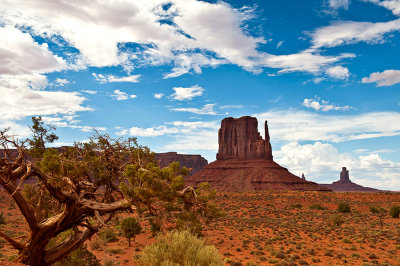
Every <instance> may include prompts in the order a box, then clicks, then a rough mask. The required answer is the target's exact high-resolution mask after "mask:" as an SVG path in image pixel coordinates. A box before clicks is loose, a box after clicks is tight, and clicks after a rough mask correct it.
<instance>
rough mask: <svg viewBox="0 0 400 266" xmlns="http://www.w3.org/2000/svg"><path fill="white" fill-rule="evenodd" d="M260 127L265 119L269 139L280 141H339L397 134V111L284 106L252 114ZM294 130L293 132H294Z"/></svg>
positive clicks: (399, 127)
mask: <svg viewBox="0 0 400 266" xmlns="http://www.w3.org/2000/svg"><path fill="white" fill-rule="evenodd" d="M253 116H256V117H257V118H258V121H259V125H260V131H261V130H262V128H261V126H262V125H263V123H262V122H261V121H265V120H268V125H269V129H270V135H271V139H273V140H276V141H279V140H284V141H330V142H342V141H348V140H359V139H368V138H378V137H384V136H398V135H400V113H398V112H371V113H363V114H354V115H325V114H322V113H315V112H308V111H299V110H287V111H269V112H265V113H261V114H255V115H253ZM294 132H295V133H294Z"/></svg>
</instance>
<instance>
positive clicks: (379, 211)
mask: <svg viewBox="0 0 400 266" xmlns="http://www.w3.org/2000/svg"><path fill="white" fill-rule="evenodd" d="M369 211H370V212H372V213H376V214H382V213H386V210H385V209H384V208H382V207H376V206H370V207H369Z"/></svg>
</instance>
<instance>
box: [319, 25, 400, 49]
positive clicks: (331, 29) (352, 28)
mask: <svg viewBox="0 0 400 266" xmlns="http://www.w3.org/2000/svg"><path fill="white" fill-rule="evenodd" d="M398 30H400V19H396V20H392V21H388V22H376V23H373V22H356V21H338V22H334V23H332V24H331V25H329V26H325V27H321V28H318V29H317V30H315V31H314V32H313V33H311V38H312V43H313V47H315V48H319V47H335V46H340V45H346V44H353V43H357V42H366V43H372V44H374V43H380V42H383V41H384V37H385V35H386V34H388V33H390V32H393V31H398Z"/></svg>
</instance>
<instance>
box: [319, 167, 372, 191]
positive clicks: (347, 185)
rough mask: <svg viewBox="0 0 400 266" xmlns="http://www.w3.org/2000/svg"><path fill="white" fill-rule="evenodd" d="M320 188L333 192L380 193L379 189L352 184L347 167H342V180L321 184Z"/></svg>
mask: <svg viewBox="0 0 400 266" xmlns="http://www.w3.org/2000/svg"><path fill="white" fill-rule="evenodd" d="M320 186H323V187H326V188H329V189H331V190H332V191H361V192H363V191H364V192H378V191H379V190H378V189H375V188H370V187H363V186H360V185H358V184H356V183H353V182H351V180H350V175H349V170H347V168H346V167H342V171H341V172H340V179H339V180H338V181H336V182H333V183H332V184H320Z"/></svg>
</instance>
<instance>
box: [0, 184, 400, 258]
mask: <svg viewBox="0 0 400 266" xmlns="http://www.w3.org/2000/svg"><path fill="white" fill-rule="evenodd" d="M11 202H12V201H11V200H10V198H9V197H8V196H7V194H6V193H4V192H1V193H0V213H1V212H2V213H3V214H4V217H5V219H6V224H5V225H0V227H1V230H3V231H5V232H6V233H8V234H9V235H11V236H13V237H15V238H16V239H18V240H21V241H22V240H23V239H24V238H26V236H27V232H26V228H27V226H26V224H25V221H24V218H23V217H22V215H21V214H20V213H19V211H18V208H16V206H15V204H12V203H11ZM340 202H348V203H349V204H350V206H351V212H350V213H339V212H338V211H337V206H338V204H339V203H340ZM215 203H216V204H217V205H218V206H220V208H221V209H222V210H223V211H224V212H225V215H224V216H223V217H222V218H219V219H218V220H217V221H214V222H212V223H210V224H208V225H205V226H204V238H205V240H206V241H207V242H208V243H210V244H213V245H215V246H216V247H217V248H218V249H219V250H220V252H221V254H222V255H223V257H224V258H226V265H240V264H239V262H240V263H242V264H241V265H270V264H275V265H307V264H309V265H377V264H378V265H400V219H399V218H397V219H394V218H391V217H390V216H389V214H388V213H385V214H384V215H379V214H377V213H372V212H370V207H372V206H376V207H382V208H384V209H386V210H388V209H389V208H390V206H393V205H400V193H383V192H382V193H333V192H286V191H285V192H272V191H270V192H252V193H219V194H218V197H217V200H216V201H215ZM310 207H311V208H310ZM119 216H120V219H119V220H121V219H122V218H123V217H125V216H126V214H120V215H119ZM117 224H118V222H117V221H113V222H112V223H111V225H110V226H109V229H112V230H114V231H115V232H116V233H117V240H116V241H114V242H108V243H105V242H104V241H101V240H100V238H99V236H94V237H93V238H92V239H91V240H90V241H89V242H88V243H87V246H88V248H89V250H91V251H92V252H93V253H94V254H95V255H96V256H97V258H99V259H101V260H102V261H103V262H104V261H114V263H115V264H114V265H118V264H119V265H134V263H133V261H134V256H135V255H137V254H140V252H142V250H143V248H144V247H145V246H146V245H149V244H151V243H153V242H154V241H155V238H154V237H152V235H151V233H150V232H149V230H148V226H147V225H146V224H143V227H144V231H145V232H144V233H142V234H141V235H139V236H137V237H136V239H135V240H134V242H133V245H132V247H128V242H127V239H126V238H124V237H123V236H121V235H118V226H117ZM16 254H17V253H16V251H15V250H13V249H12V247H10V245H8V243H5V242H4V241H3V240H0V260H2V261H3V262H1V261H0V264H2V263H5V262H6V261H9V260H12V259H14V258H15V257H16Z"/></svg>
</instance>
